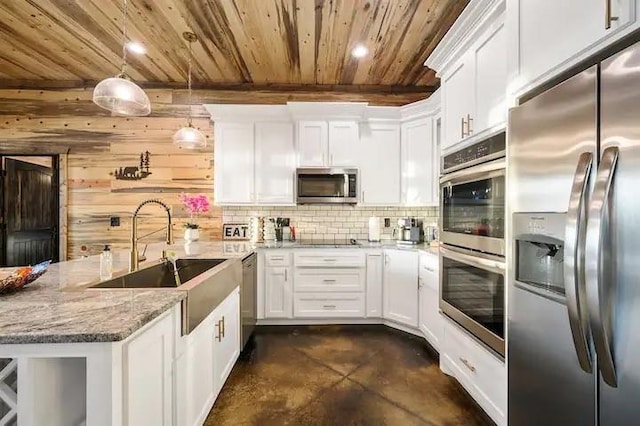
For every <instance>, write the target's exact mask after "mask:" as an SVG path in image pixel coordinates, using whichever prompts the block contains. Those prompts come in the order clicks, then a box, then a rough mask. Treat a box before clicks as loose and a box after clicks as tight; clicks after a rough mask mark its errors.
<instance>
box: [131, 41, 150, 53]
mask: <svg viewBox="0 0 640 426" xmlns="http://www.w3.org/2000/svg"><path fill="white" fill-rule="evenodd" d="M127 50H128V51H129V52H131V53H136V54H138V55H146V54H147V48H146V47H144V44H142V43H138V42H137V41H130V42H128V43H127Z"/></svg>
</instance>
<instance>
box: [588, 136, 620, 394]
mask: <svg viewBox="0 0 640 426" xmlns="http://www.w3.org/2000/svg"><path fill="white" fill-rule="evenodd" d="M618 153H619V150H618V147H609V148H607V149H605V150H604V152H603V153H602V159H601V161H600V167H599V168H598V173H597V175H596V183H595V187H594V190H593V197H592V200H591V204H590V207H589V214H588V217H589V219H588V222H587V238H586V241H585V275H586V283H587V303H588V306H589V320H590V323H591V332H592V334H593V343H594V346H595V348H596V354H597V355H598V365H599V368H600V373H601V374H602V378H603V379H604V381H605V383H607V384H608V385H609V386H611V387H614V388H615V387H617V386H618V380H617V375H616V368H615V364H614V361H613V351H612V343H613V336H612V334H613V333H612V330H611V328H612V326H613V325H612V318H611V316H612V312H611V303H610V302H612V301H611V300H609V298H610V297H613V295H612V294H611V293H612V292H611V291H610V290H611V288H612V287H611V286H613V285H614V283H613V282H611V280H612V277H613V275H614V274H613V273H610V272H613V271H606V270H605V268H610V267H612V265H613V264H614V263H615V262H612V261H611V260H612V259H606V258H603V256H608V255H610V254H609V250H606V251H605V250H603V247H602V246H603V245H604V243H605V240H606V239H609V238H610V232H609V227H610V221H609V210H610V207H611V196H612V191H611V189H612V186H613V176H614V174H615V171H616V164H617V163H618Z"/></svg>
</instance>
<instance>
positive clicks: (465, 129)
mask: <svg viewBox="0 0 640 426" xmlns="http://www.w3.org/2000/svg"><path fill="white" fill-rule="evenodd" d="M473 81H474V71H473V57H472V56H471V55H465V56H464V58H463V59H462V60H461V61H460V62H459V63H458V65H457V66H456V67H455V68H454V69H453V70H452V71H451V73H450V74H447V75H445V76H444V77H443V79H442V91H443V99H442V108H443V115H444V117H445V120H444V125H445V134H444V136H445V137H444V143H443V145H442V147H443V148H447V147H449V146H452V145H455V144H456V143H458V142H460V141H461V140H463V139H464V138H466V137H467V136H468V135H469V126H468V123H469V119H471V120H473V117H472V110H473V104H474V99H473V95H474V90H473Z"/></svg>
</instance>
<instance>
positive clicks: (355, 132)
mask: <svg viewBox="0 0 640 426" xmlns="http://www.w3.org/2000/svg"><path fill="white" fill-rule="evenodd" d="M359 133H360V132H359V126H358V123H356V122H355V121H330V122H329V163H328V165H329V166H335V167H356V166H358V154H359V153H358V142H359V140H360V134H359Z"/></svg>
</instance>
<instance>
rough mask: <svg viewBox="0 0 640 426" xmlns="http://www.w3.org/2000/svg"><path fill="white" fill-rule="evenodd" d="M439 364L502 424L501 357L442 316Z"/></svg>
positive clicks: (504, 404) (503, 379) (504, 377)
mask: <svg viewBox="0 0 640 426" xmlns="http://www.w3.org/2000/svg"><path fill="white" fill-rule="evenodd" d="M443 322H444V339H443V345H442V349H441V351H440V368H441V369H442V371H444V372H445V373H447V374H450V375H452V376H454V377H455V378H456V379H458V381H459V382H460V384H462V386H464V388H465V389H466V390H467V391H468V392H469V394H470V395H471V396H472V397H473V398H474V399H475V400H476V402H477V403H478V404H479V405H480V406H481V407H482V408H483V409H484V410H485V411H486V412H487V414H489V416H490V417H491V418H492V419H493V420H494V421H495V422H496V423H497V424H498V425H505V424H506V422H507V420H506V416H505V414H506V408H507V393H506V384H507V371H506V368H505V364H504V361H502V360H501V359H499V358H498V357H497V356H495V355H494V354H493V353H492V352H490V351H489V350H488V349H486V348H485V347H484V346H482V344H480V343H479V342H477V341H476V340H475V339H474V338H473V337H471V336H470V335H469V334H467V332H466V331H464V330H463V329H462V328H460V327H459V326H458V325H457V324H455V323H454V322H452V321H450V320H448V319H446V318H445V319H443Z"/></svg>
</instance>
